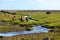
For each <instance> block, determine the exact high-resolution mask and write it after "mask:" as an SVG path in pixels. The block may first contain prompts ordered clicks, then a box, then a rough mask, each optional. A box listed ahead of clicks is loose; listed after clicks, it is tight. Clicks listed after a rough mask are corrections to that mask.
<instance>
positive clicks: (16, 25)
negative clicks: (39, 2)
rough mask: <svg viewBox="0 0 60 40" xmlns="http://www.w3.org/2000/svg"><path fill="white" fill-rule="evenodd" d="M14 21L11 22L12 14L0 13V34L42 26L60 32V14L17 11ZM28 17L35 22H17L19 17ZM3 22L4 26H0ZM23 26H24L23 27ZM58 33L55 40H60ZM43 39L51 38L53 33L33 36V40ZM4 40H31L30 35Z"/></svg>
mask: <svg viewBox="0 0 60 40" xmlns="http://www.w3.org/2000/svg"><path fill="white" fill-rule="evenodd" d="M16 13H17V14H16V20H15V21H13V22H12V17H13V16H14V15H12V14H6V16H5V15H4V14H3V13H0V32H11V31H23V30H30V29H32V28H31V27H32V26H33V25H43V26H44V27H47V28H53V29H54V27H56V30H60V12H51V14H46V12H41V11H40V12H23V11H18V12H16ZM25 15H28V16H29V17H30V18H32V19H34V20H36V21H37V22H32V21H28V22H27V21H26V20H25V19H24V20H25V21H24V22H21V21H19V17H20V16H25ZM3 21H5V22H4V23H5V25H1V23H2V22H3ZM24 25H25V26H24ZM59 33H60V32H56V37H55V39H56V40H60V38H59V37H60V34H59ZM45 37H49V38H52V37H53V32H48V33H42V34H35V35H34V37H33V38H34V40H42V39H43V38H45ZM3 39H4V40H32V35H31V34H30V35H18V36H14V37H7V38H6V37H4V38H3Z"/></svg>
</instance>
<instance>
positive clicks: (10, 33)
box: [0, 26, 50, 37]
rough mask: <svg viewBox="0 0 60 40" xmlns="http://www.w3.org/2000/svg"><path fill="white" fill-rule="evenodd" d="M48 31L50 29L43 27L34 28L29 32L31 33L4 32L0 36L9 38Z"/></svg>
mask: <svg viewBox="0 0 60 40" xmlns="http://www.w3.org/2000/svg"><path fill="white" fill-rule="evenodd" d="M49 30H50V29H48V28H44V27H41V26H34V27H33V30H31V31H21V32H4V33H0V36H5V37H10V36H15V35H21V34H31V33H41V32H48V31H49Z"/></svg>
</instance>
